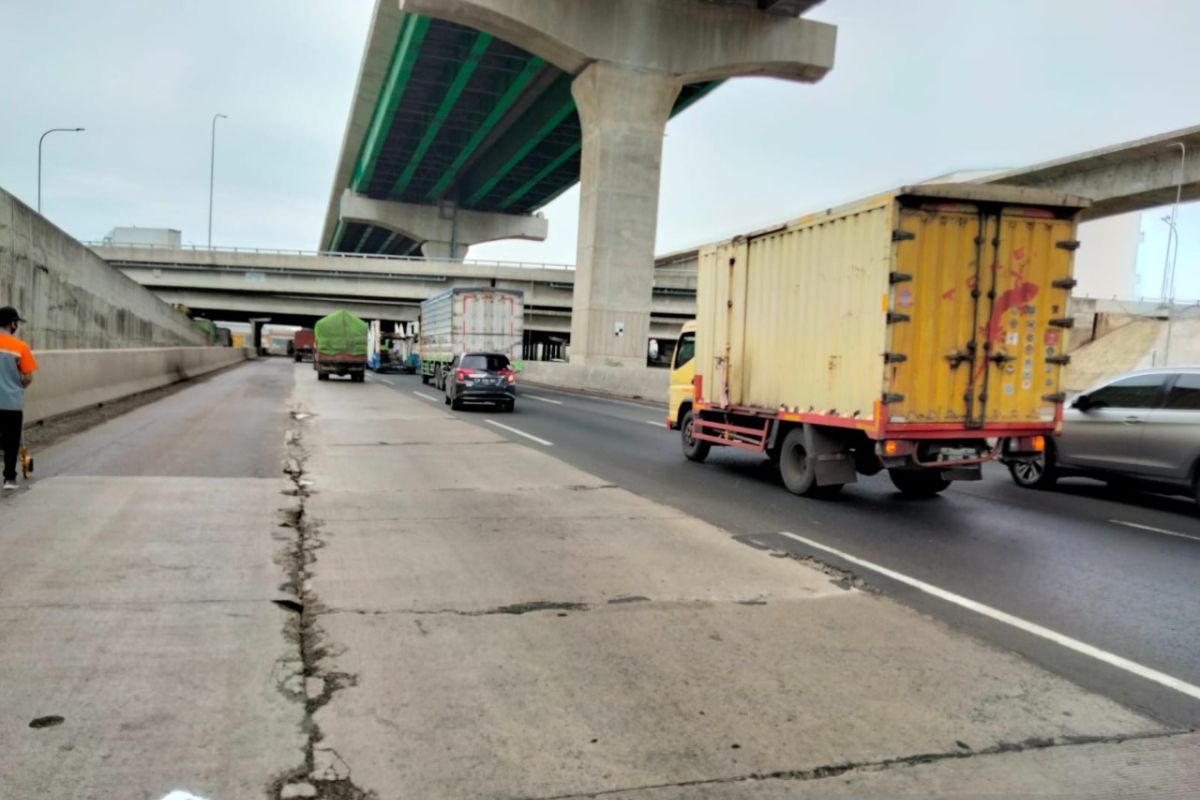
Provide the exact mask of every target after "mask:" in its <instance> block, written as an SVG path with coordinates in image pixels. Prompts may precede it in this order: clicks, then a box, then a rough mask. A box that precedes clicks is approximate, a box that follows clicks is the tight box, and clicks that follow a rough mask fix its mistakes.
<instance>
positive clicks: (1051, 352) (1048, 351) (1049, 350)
mask: <svg viewBox="0 0 1200 800" xmlns="http://www.w3.org/2000/svg"><path fill="white" fill-rule="evenodd" d="M1052 355H1054V348H1053V347H1047V348H1046V356H1047V357H1049V356H1052Z"/></svg>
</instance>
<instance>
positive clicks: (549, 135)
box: [326, 14, 716, 255]
mask: <svg viewBox="0 0 1200 800" xmlns="http://www.w3.org/2000/svg"><path fill="white" fill-rule="evenodd" d="M572 79H573V76H571V75H568V74H567V73H565V72H563V71H562V70H560V69H558V68H557V67H555V66H553V65H551V64H548V63H546V62H544V61H543V60H542V59H540V58H538V57H536V56H534V55H531V54H530V53H528V52H526V51H525V50H522V49H521V48H519V47H515V46H513V45H511V44H509V43H507V42H504V41H501V40H499V39H495V38H494V37H492V36H489V35H487V34H484V33H480V32H479V31H475V30H472V29H471V28H467V27H464V26H462V25H457V24H454V23H451V22H445V21H442V20H433V19H429V18H427V17H421V16H417V15H413V14H408V15H405V17H404V19H403V22H402V24H401V27H400V33H399V35H398V36H397V37H396V43H395V49H394V51H393V53H392V57H391V62H390V65H389V67H388V70H387V73H386V74H385V76H384V79H383V87H382V90H381V91H380V93H379V100H378V102H377V103H376V105H375V108H374V111H373V116H372V119H371V124H370V126H369V127H368V129H367V134H366V136H365V137H364V140H363V141H362V142H361V143H360V145H359V152H358V157H357V161H356V162H355V168H354V172H353V174H352V176H351V181H350V188H352V189H353V190H354V191H356V192H359V193H362V194H366V195H368V196H370V197H373V198H376V199H392V200H397V201H401V202H405V203H422V204H433V203H438V202H442V201H451V202H454V203H457V204H458V206H459V207H460V208H465V209H473V210H478V211H494V212H503V213H509V214H528V213H530V212H532V211H533V210H535V209H538V208H541V207H542V206H544V205H546V204H547V203H549V202H550V201H551V200H553V199H554V198H555V197H557V196H558V195H560V194H561V193H562V192H564V191H566V190H567V189H568V188H570V187H571V186H572V185H574V184H575V183H576V182H577V181H578V180H579V154H580V149H581V144H582V136H581V131H580V126H579V115H578V113H577V112H576V110H575V102H574V100H573V98H572V96H571V81H572ZM714 86H716V83H705V84H697V85H693V86H686V87H684V90H683V91H682V92H681V93H680V96H679V99H678V101H677V103H676V105H675V109H674V113H678V112H679V111H681V110H682V109H683V108H685V107H687V106H688V105H690V104H691V103H692V102H694V101H696V100H697V99H699V98H700V97H701V96H703V95H704V94H705V93H707V92H708V91H710V90H711V89H712V88H713V87H714ZM326 244H327V245H328V247H329V249H331V250H340V251H348V252H360V253H383V254H391V255H404V254H409V253H414V252H416V250H417V248H418V247H419V245H420V243H419V242H416V241H413V240H412V239H409V238H407V237H404V236H402V235H396V234H393V233H392V232H390V231H388V230H385V229H383V228H379V227H376V226H371V225H362V224H357V223H351V224H341V225H339V226H338V228H337V230H336V231H335V232H334V236H333V241H331V242H328V243H326Z"/></svg>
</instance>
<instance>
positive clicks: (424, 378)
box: [421, 372, 429, 386]
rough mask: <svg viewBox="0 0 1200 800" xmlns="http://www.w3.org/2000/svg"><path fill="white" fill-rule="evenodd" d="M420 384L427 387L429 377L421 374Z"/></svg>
mask: <svg viewBox="0 0 1200 800" xmlns="http://www.w3.org/2000/svg"><path fill="white" fill-rule="evenodd" d="M421 383H423V384H425V385H426V386H428V385H429V376H428V375H426V374H425V373H424V372H422V373H421Z"/></svg>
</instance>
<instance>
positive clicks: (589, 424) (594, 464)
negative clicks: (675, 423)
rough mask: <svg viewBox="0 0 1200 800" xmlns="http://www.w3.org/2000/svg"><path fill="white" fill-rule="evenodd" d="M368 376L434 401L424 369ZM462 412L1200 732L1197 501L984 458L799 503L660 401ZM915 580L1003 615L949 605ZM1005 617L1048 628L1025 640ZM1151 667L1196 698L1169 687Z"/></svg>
mask: <svg viewBox="0 0 1200 800" xmlns="http://www.w3.org/2000/svg"><path fill="white" fill-rule="evenodd" d="M370 379H371V380H372V381H376V382H378V383H381V384H384V385H387V386H390V387H391V388H393V389H394V390H395V391H398V392H403V393H406V394H409V395H412V396H416V397H419V398H421V399H423V400H425V401H426V402H429V403H431V404H432V403H437V404H439V405H440V404H441V399H440V394H439V393H438V392H437V391H436V390H434V389H433V388H432V387H427V386H422V385H421V382H420V380H419V379H418V378H416V377H413V376H402V375H372V376H370ZM458 416H459V417H460V418H462V419H464V420H470V421H473V422H475V423H477V424H479V425H481V426H484V427H487V428H490V429H491V430H492V431H493V432H496V431H498V432H500V433H501V434H503V435H505V436H507V437H509V438H510V439H512V440H514V441H517V442H522V443H524V444H526V445H528V446H530V447H533V448H538V449H544V450H548V451H552V455H553V456H554V457H555V458H558V459H561V460H563V461H565V462H567V463H568V464H571V465H572V466H575V467H578V468H580V469H582V470H586V471H588V472H590V473H593V474H595V475H597V476H599V477H602V478H604V479H605V480H608V481H611V482H612V483H613V484H615V485H617V486H619V487H622V488H624V489H627V490H629V491H631V492H634V493H637V494H640V495H643V496H645V497H649V498H652V499H654V500H657V501H660V502H663V503H666V504H668V505H671V506H674V507H676V508H679V509H682V510H686V511H687V512H688V513H689V514H692V515H694V516H697V517H699V518H700V519H703V520H705V521H706V522H709V523H712V524H714V525H717V526H719V527H721V528H724V529H725V530H728V531H730V532H733V533H735V534H736V535H738V536H740V537H743V539H744V540H745V541H747V542H748V543H754V544H758V545H760V546H768V547H771V548H774V549H779V550H786V551H788V552H791V553H795V554H797V555H801V556H810V557H814V558H816V559H818V560H819V561H821V562H823V563H825V564H828V565H830V566H833V567H836V568H839V569H843V570H848V571H851V572H853V573H855V574H856V575H857V576H859V577H860V578H862V579H863V580H864V581H866V583H867V584H869V585H871V586H873V587H874V588H876V589H878V590H879V591H881V592H883V593H884V594H887V595H889V596H893V597H894V598H896V599H898V600H899V601H901V602H903V603H905V604H907V605H909V606H911V607H914V608H916V609H917V610H919V611H921V612H923V613H926V614H929V615H932V616H934V617H936V618H938V619H941V620H943V621H946V622H949V623H950V624H952V625H954V626H955V627H956V628H958V629H961V630H965V631H968V632H970V633H972V634H974V635H977V636H979V637H982V638H983V639H985V640H987V641H989V642H992V643H994V644H996V645H998V646H1000V647H1003V648H1005V649H1010V650H1015V651H1016V652H1018V653H1021V654H1022V655H1024V656H1026V657H1027V658H1029V659H1031V660H1032V661H1034V662H1036V663H1037V664H1039V665H1042V666H1044V667H1046V668H1048V669H1050V670H1051V671H1053V672H1056V673H1058V674H1060V675H1063V676H1065V677H1068V678H1070V679H1071V680H1073V681H1076V682H1077V683H1079V684H1080V685H1082V686H1084V687H1086V688H1089V689H1091V690H1093V691H1097V692H1099V693H1101V694H1104V695H1107V696H1109V697H1111V698H1113V699H1115V700H1117V701H1118V702H1121V703H1123V704H1125V705H1127V706H1129V707H1131V708H1134V709H1137V710H1139V711H1142V712H1143V713H1146V714H1148V715H1150V716H1152V717H1155V718H1157V719H1159V720H1161V721H1163V722H1166V723H1169V724H1173V725H1180V726H1190V727H1200V694H1197V693H1200V689H1197V688H1196V687H1200V591H1198V587H1200V515H1198V514H1197V512H1196V508H1195V506H1194V504H1192V503H1191V502H1190V501H1188V500H1187V499H1186V498H1182V497H1164V496H1156V495H1149V494H1139V493H1132V492H1131V493H1128V494H1125V493H1114V492H1113V490H1112V489H1111V488H1109V487H1107V486H1105V485H1104V484H1100V483H1097V482H1094V481H1088V480H1084V479H1072V480H1065V481H1063V482H1061V484H1060V489H1059V490H1057V491H1053V492H1034V491H1028V490H1023V489H1020V488H1018V487H1017V486H1015V485H1014V484H1013V483H1012V482H1011V480H1010V479H1009V478H1008V474H1007V472H1006V470H1004V468H1003V467H1001V466H1000V465H989V467H988V468H987V469H985V479H984V480H983V481H979V482H969V483H956V484H954V485H953V486H952V487H951V488H950V489H949V490H947V491H946V492H945V493H944V494H943V495H941V496H939V497H936V498H933V499H930V500H911V499H908V498H905V497H903V496H901V495H900V494H899V493H898V492H896V491H895V490H894V489H893V487H892V485H891V482H890V481H889V480H888V478H887V476H886V474H881V475H879V476H875V477H872V478H862V479H860V481H859V483H857V484H855V485H852V486H847V487H846V488H845V489H844V490H843V492H842V493H841V495H840V496H839V497H837V498H835V499H832V500H816V499H809V498H800V497H794V496H792V495H790V494H788V493H787V491H786V490H784V489H783V487H782V484H781V483H780V481H779V477H778V473H777V471H776V470H775V469H773V468H772V467H771V466H770V465H769V464H768V463H767V462H766V460H765V459H763V458H760V457H757V456H754V455H752V454H745V453H739V452H736V451H732V450H728V449H720V448H718V449H714V451H713V453H712V455H710V457H709V458H708V461H707V462H706V463H705V464H692V463H690V462H688V461H686V460H685V459H684V458H683V456H682V455H681V453H680V451H679V439H678V434H677V433H675V432H672V431H668V430H666V429H665V427H664V425H663V424H662V419H663V417H664V411H663V409H662V408H661V407H658V406H653V405H650V404H642V403H633V402H627V401H620V400H612V399H607V398H599V397H592V396H585V395H580V394H575V393H569V392H562V391H558V390H552V389H548V388H540V387H532V386H523V387H521V389H520V401H519V403H518V408H517V412H516V413H514V414H502V413H497V412H496V411H495V410H494V409H491V408H488V407H483V406H481V407H478V408H470V407H468V408H467V409H465V410H463V411H461V412H458ZM783 532H788V533H790V534H793V536H785V535H781V534H782V533H783ZM795 537H800V538H803V539H805V540H807V541H804V542H802V541H799V540H798V539H797V538H795ZM830 549H832V550H835V551H837V553H836V554H835V553H833V552H830ZM864 562H867V563H869V564H870V565H872V566H875V567H881V568H883V569H884V570H891V571H893V572H895V573H897V574H898V575H899V576H900V577H899V578H897V577H896V576H894V575H886V574H883V573H882V572H881V571H880V570H878V569H873V568H871V567H870V566H864ZM904 579H908V580H904ZM914 582H922V583H924V584H928V585H930V586H932V587H933V588H935V589H939V590H944V591H946V592H950V593H953V594H954V595H957V596H959V597H961V598H965V599H966V600H968V601H973V602H974V603H978V604H982V605H983V606H985V607H986V610H987V611H995V612H999V613H998V614H993V615H992V616H987V615H985V614H981V613H979V611H978V610H973V609H968V608H964V607H963V606H962V605H961V604H955V603H952V602H947V601H946V600H944V599H942V598H940V597H937V596H933V595H931V594H930V593H929V592H928V591H924V590H921V589H918V588H914V586H913V583H914ZM1003 615H1012V616H1014V617H1017V618H1018V620H1019V621H1020V622H1026V623H1032V625H1035V626H1041V627H1042V628H1045V629H1047V631H1044V632H1042V631H1039V632H1037V633H1031V632H1030V631H1029V630H1028V629H1027V628H1026V629H1022V628H1021V627H1015V626H1014V624H1012V623H1011V621H1008V620H1005V619H1003ZM997 616H999V617H1001V618H1002V619H999V620H998V619H996V617H997ZM1047 635H1051V636H1052V637H1058V639H1055V638H1047ZM1063 639H1066V640H1070V644H1069V645H1068V646H1064V644H1063V641H1062V640H1063ZM1073 646H1074V649H1072V647H1073ZM1091 648H1094V649H1095V652H1093V651H1091ZM1080 650H1085V651H1087V652H1080ZM1125 660H1127V661H1129V662H1132V664H1128V663H1125ZM1146 673H1160V674H1161V675H1163V676H1167V677H1169V678H1173V679H1176V680H1178V681H1180V682H1182V683H1183V684H1185V686H1189V687H1190V688H1191V689H1192V690H1193V692H1195V693H1194V694H1192V696H1189V695H1188V694H1187V693H1186V692H1185V691H1178V690H1175V689H1171V688H1167V687H1164V686H1163V685H1162V684H1161V683H1156V682H1155V681H1154V680H1152V679H1148V678H1147V677H1146Z"/></svg>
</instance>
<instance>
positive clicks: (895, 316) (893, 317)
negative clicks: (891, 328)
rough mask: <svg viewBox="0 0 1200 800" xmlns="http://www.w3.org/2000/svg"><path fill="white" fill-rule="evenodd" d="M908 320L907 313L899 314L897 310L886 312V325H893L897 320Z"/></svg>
mask: <svg viewBox="0 0 1200 800" xmlns="http://www.w3.org/2000/svg"><path fill="white" fill-rule="evenodd" d="M908 320H909V316H908V314H901V313H900V312H899V311H889V312H887V321H888V325H894V324H896V323H897V322H908Z"/></svg>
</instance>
